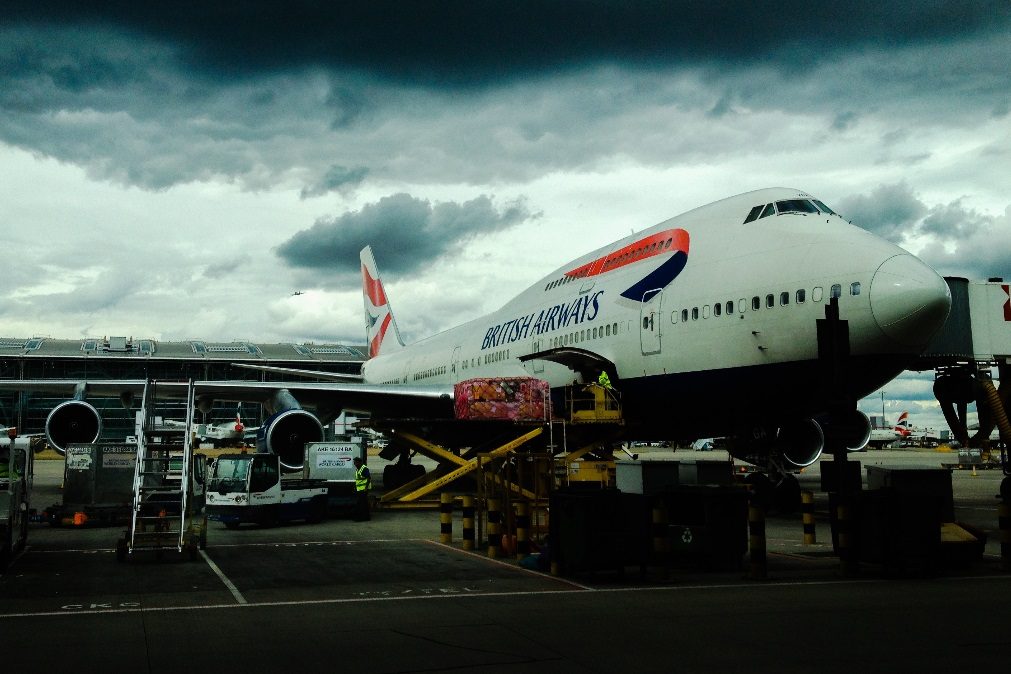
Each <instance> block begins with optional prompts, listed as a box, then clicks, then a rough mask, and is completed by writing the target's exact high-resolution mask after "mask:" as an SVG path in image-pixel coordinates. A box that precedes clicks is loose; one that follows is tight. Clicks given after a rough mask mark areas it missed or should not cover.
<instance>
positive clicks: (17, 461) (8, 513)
mask: <svg viewBox="0 0 1011 674" xmlns="http://www.w3.org/2000/svg"><path fill="white" fill-rule="evenodd" d="M0 452H3V453H4V454H3V455H2V456H0V461H4V462H5V463H8V462H9V463H8V465H7V475H6V476H4V477H0V571H3V570H4V569H6V568H7V565H8V564H9V563H10V560H11V558H12V557H13V556H14V555H15V554H16V553H17V552H19V551H20V550H22V549H23V548H24V547H25V543H26V542H27V541H28V517H29V507H30V501H31V493H32V475H33V471H34V465H33V461H34V456H33V455H32V452H31V450H30V449H28V448H26V447H18V446H16V445H15V443H14V439H13V438H11V442H10V447H9V448H7V447H5V448H3V449H0Z"/></svg>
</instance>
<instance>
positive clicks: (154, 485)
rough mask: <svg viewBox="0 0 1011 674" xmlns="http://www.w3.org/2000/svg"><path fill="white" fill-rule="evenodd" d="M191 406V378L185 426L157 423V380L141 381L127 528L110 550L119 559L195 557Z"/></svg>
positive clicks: (197, 524)
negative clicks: (144, 554) (148, 553)
mask: <svg viewBox="0 0 1011 674" xmlns="http://www.w3.org/2000/svg"><path fill="white" fill-rule="evenodd" d="M177 386H178V385H177ZM174 388H176V387H174ZM194 402H195V400H194V386H193V381H192V380H191V381H189V383H188V385H187V389H186V421H185V423H183V424H182V425H181V426H170V425H168V424H165V423H162V425H157V424H156V419H158V418H159V417H158V415H157V414H156V412H157V411H158V409H159V407H158V403H159V399H158V382H157V381H155V380H153V379H149V380H148V381H147V382H146V383H145V386H144V398H143V402H142V403H141V412H140V426H141V428H140V433H138V436H137V463H136V466H135V468H134V476H133V511H132V514H131V520H130V525H129V529H128V530H127V531H126V532H125V535H124V537H123V539H121V540H120V542H119V545H118V546H117V549H116V552H117V557H118V558H119V559H120V560H122V559H125V558H126V556H127V555H132V554H133V553H134V552H136V551H138V550H153V551H154V552H155V553H156V554H157V555H158V556H161V554H163V553H164V552H165V551H175V552H184V551H185V552H188V553H189V555H190V556H191V557H192V558H195V557H196V555H197V548H198V547H200V548H203V547H204V545H205V543H206V540H205V538H204V536H205V531H206V529H205V527H204V525H203V523H202V521H200V520H201V519H202V518H200V517H198V516H197V514H196V513H195V512H193V507H192V504H191V502H190V499H191V494H192V475H191V472H192V467H193V448H192V444H191V443H192V438H193V433H192V429H193V415H194ZM162 404H163V405H164V404H165V403H164V401H162Z"/></svg>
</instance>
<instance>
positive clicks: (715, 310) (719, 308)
mask: <svg viewBox="0 0 1011 674" xmlns="http://www.w3.org/2000/svg"><path fill="white" fill-rule="evenodd" d="M722 313H723V305H722V304H720V303H719V302H717V303H716V304H714V305H713V316H719V315H720V314H722Z"/></svg>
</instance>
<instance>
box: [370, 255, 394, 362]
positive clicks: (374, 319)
mask: <svg viewBox="0 0 1011 674" xmlns="http://www.w3.org/2000/svg"><path fill="white" fill-rule="evenodd" d="M361 260H362V297H363V299H364V302H365V339H366V341H367V342H368V343H369V357H370V358H375V357H376V356H378V355H379V354H380V353H391V352H393V351H397V350H399V349H402V348H404V340H403V339H401V338H400V330H398V329H397V321H396V319H394V318H393V309H392V307H390V301H389V298H387V297H386V291H385V289H384V288H383V281H382V279H381V278H380V277H379V268H378V267H376V259H375V257H373V255H372V247H371V246H365V248H363V249H362V252H361Z"/></svg>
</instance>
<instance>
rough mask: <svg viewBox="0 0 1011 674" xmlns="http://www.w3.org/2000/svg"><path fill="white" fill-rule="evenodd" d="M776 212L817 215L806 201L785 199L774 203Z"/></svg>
mask: <svg viewBox="0 0 1011 674" xmlns="http://www.w3.org/2000/svg"><path fill="white" fill-rule="evenodd" d="M776 210H777V211H779V212H780V213H817V212H818V209H817V208H815V205H814V204H812V203H811V202H810V201H808V200H807V199H787V200H785V201H777V202H776Z"/></svg>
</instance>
